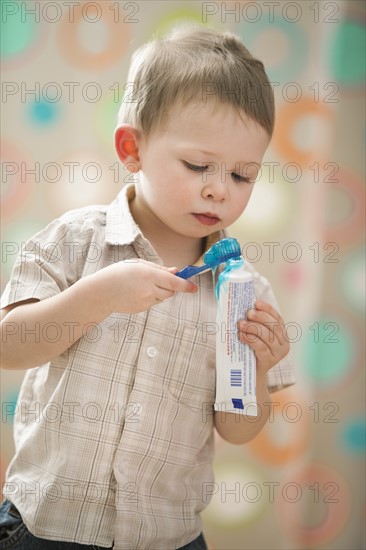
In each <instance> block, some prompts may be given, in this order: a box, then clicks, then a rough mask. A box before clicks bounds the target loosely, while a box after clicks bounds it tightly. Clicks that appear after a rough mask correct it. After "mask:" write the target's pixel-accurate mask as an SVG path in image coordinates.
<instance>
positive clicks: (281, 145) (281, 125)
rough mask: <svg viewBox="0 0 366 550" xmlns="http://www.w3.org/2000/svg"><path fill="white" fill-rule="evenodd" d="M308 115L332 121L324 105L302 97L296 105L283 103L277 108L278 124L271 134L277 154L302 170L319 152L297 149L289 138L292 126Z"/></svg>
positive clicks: (330, 114) (329, 111) (329, 112)
mask: <svg viewBox="0 0 366 550" xmlns="http://www.w3.org/2000/svg"><path fill="white" fill-rule="evenodd" d="M308 115H315V116H317V117H322V118H325V119H326V120H329V121H330V120H331V119H332V112H331V110H330V109H329V108H328V107H327V106H326V105H325V104H324V103H321V102H315V101H314V100H313V99H312V98H311V97H303V98H301V99H300V100H299V101H297V102H296V103H285V104H284V105H283V106H282V107H280V108H279V111H278V114H277V120H278V122H277V124H276V129H275V132H274V134H273V143H274V146H275V147H276V149H277V150H278V152H279V153H280V154H281V155H282V156H283V157H284V158H286V159H288V160H290V161H292V162H297V163H298V164H299V165H300V166H301V167H303V168H305V167H308V166H309V165H310V164H312V163H313V162H314V154H315V153H316V155H319V152H318V151H316V150H314V149H310V150H307V151H302V150H300V149H298V148H297V146H296V143H295V142H294V140H293V139H292V137H291V136H292V129H293V127H294V125H295V124H296V123H297V122H298V121H299V120H300V119H301V118H304V117H306V116H308Z"/></svg>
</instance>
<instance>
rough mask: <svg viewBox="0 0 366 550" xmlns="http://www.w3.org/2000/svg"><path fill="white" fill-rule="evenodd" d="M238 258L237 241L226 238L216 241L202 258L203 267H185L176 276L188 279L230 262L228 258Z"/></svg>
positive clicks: (239, 252)
mask: <svg viewBox="0 0 366 550" xmlns="http://www.w3.org/2000/svg"><path fill="white" fill-rule="evenodd" d="M239 256H241V250H240V245H239V243H238V241H237V240H236V239H233V238H232V237H227V238H225V239H221V241H218V242H217V243H215V244H214V245H212V246H211V248H209V249H208V250H207V252H206V253H205V255H204V256H203V261H204V262H205V265H201V266H195V265H187V266H186V267H184V268H183V269H182V270H181V271H178V273H176V275H177V276H178V277H181V278H182V279H188V277H192V276H193V275H197V274H198V273H203V272H204V271H207V270H208V269H212V268H214V267H217V266H219V265H220V264H222V263H223V262H226V261H227V260H230V258H237V257H239Z"/></svg>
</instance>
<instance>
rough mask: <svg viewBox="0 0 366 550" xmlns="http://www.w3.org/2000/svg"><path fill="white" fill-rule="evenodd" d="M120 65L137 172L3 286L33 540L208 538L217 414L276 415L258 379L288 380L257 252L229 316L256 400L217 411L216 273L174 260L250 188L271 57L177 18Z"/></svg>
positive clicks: (25, 507) (264, 121)
mask: <svg viewBox="0 0 366 550" xmlns="http://www.w3.org/2000/svg"><path fill="white" fill-rule="evenodd" d="M129 82H131V83H132V86H133V91H132V94H130V96H129V97H128V98H126V99H125V101H124V102H123V104H122V107H121V110H120V114H119V124H118V128H117V130H116V133H115V144H116V150H117V154H118V156H119V158H120V160H121V162H122V163H123V164H124V165H125V166H126V167H127V169H128V170H129V171H130V172H132V173H134V174H135V175H136V182H135V184H134V185H129V186H127V187H125V188H124V189H123V190H122V192H121V193H120V195H119V196H118V198H117V199H116V201H114V202H113V203H112V204H111V205H109V206H106V207H105V206H95V207H86V208H82V209H79V210H77V211H73V212H69V213H67V214H65V215H64V216H62V217H61V218H60V219H58V220H56V221H54V222H52V223H51V224H50V225H49V226H48V227H47V228H46V229H45V230H44V231H42V232H40V233H39V234H38V235H36V237H34V239H33V240H31V241H30V242H29V243H28V245H27V247H26V249H25V250H24V252H23V255H22V256H21V257H20V258H19V260H18V262H17V264H16V266H15V268H14V272H13V274H12V279H11V282H10V283H9V285H8V286H7V288H6V290H5V292H4V296H3V302H2V307H3V315H4V318H3V321H2V331H3V341H4V342H5V344H4V345H3V366H4V368H9V369H16V368H20V369H29V370H28V372H27V374H26V376H25V379H24V382H23V385H22V388H21V392H20V395H19V405H20V408H19V411H18V419H16V422H15V441H16V455H15V457H14V459H13V460H12V462H11V464H10V466H9V469H8V472H7V483H6V487H5V491H4V493H5V496H6V497H7V499H8V500H7V501H6V502H5V504H4V505H3V508H4V509H6V510H8V509H9V507H10V506H11V510H10V511H12V513H13V514H18V521H21V519H22V520H23V522H24V524H25V525H24V524H22V525H21V526H20V527H19V528H18V529H23V530H24V532H25V531H26V535H24V536H25V537H26V538H24V541H25V540H27V541H28V544H30V542H29V541H34V540H37V541H38V542H37V543H38V546H37V548H64V547H65V548H86V547H87V546H79V545H89V547H93V548H95V545H98V547H103V548H105V547H112V546H113V545H114V546H113V547H114V548H115V549H117V550H119V549H121V550H122V549H126V550H127V549H128V550H132V549H134V550H144V549H152V550H175V549H177V548H182V547H184V548H185V549H187V550H188V549H190V550H194V549H202V548H206V546H205V542H204V539H203V536H202V534H200V531H201V524H200V518H199V513H200V511H201V510H202V509H203V508H204V507H205V506H206V505H207V502H203V498H202V484H203V483H207V482H210V481H212V479H213V478H212V470H211V463H212V455H213V427H214V426H215V427H216V429H217V430H218V432H219V433H220V434H221V436H222V437H224V438H225V439H226V440H227V441H230V442H232V443H244V442H246V441H248V440H250V439H251V438H253V437H254V436H255V435H256V434H257V433H258V432H259V431H260V429H261V428H262V427H263V425H264V424H265V422H266V420H267V418H268V414H269V402H270V397H269V392H268V389H267V387H268V386H269V387H270V389H272V390H273V389H279V388H281V387H285V386H286V385H289V384H291V383H293V380H292V373H291V368H290V365H289V364H287V365H286V364H285V362H282V365H281V368H280V366H279V365H277V364H278V363H279V361H281V360H282V359H283V358H284V357H285V356H286V355H287V354H288V351H289V345H288V341H287V339H286V337H285V327H284V322H283V320H282V318H281V316H280V314H279V313H278V312H277V309H276V302H275V299H274V297H273V294H272V291H271V288H270V286H269V284H268V283H267V281H266V280H265V279H264V278H262V277H260V276H259V274H258V273H256V272H255V271H254V270H253V269H252V268H250V269H251V270H252V271H253V274H254V280H255V290H256V296H257V298H258V299H259V301H257V302H256V307H255V309H254V310H252V311H251V312H250V313H249V315H248V319H249V320H250V322H249V323H248V322H245V321H241V322H240V323H239V329H240V339H241V340H242V341H243V342H247V343H249V344H250V345H251V346H252V347H253V349H254V351H255V353H256V357H257V399H258V405H259V410H260V411H261V413H260V414H259V416H258V420H257V421H256V422H253V421H250V422H249V421H247V419H246V417H245V415H243V416H240V417H239V420H240V421H239V422H238V416H237V415H234V414H230V413H226V414H225V413H223V414H222V413H214V410H213V404H214V401H215V337H214V336H212V335H211V336H210V335H209V334H208V333H207V332H208V331H207V330H205V329H206V328H207V327H208V326H209V324H211V325H212V322H213V321H215V317H216V302H215V298H214V289H213V282H212V275H211V273H210V272H208V273H205V274H203V275H200V276H199V277H197V278H196V279H195V282H194V283H193V282H191V281H185V280H182V279H180V278H179V277H176V275H175V273H176V272H177V270H178V269H180V268H182V267H184V266H185V265H187V264H193V263H195V262H196V260H197V259H198V258H200V256H201V255H202V253H203V252H204V251H205V250H206V249H207V248H208V247H210V246H211V245H212V243H213V242H215V241H216V240H218V239H220V238H222V237H224V236H225V228H226V227H227V226H229V225H230V224H232V223H233V222H234V221H235V220H236V219H237V218H238V217H239V216H240V215H241V214H242V212H243V211H244V210H245V207H246V205H247V203H248V200H249V198H250V195H251V192H252V190H253V186H254V181H255V178H256V176H257V172H258V170H259V168H260V165H261V162H262V158H263V155H264V152H265V150H266V148H267V146H268V143H269V140H270V137H271V134H272V131H273V124H274V107H273V97H272V92H271V89H270V85H269V82H268V79H267V77H266V74H265V72H264V69H263V65H262V64H261V63H260V62H259V61H257V60H255V59H253V57H252V56H251V55H250V54H249V52H248V51H247V50H246V49H245V47H244V46H243V44H242V43H241V41H240V40H239V39H238V38H236V37H235V36H234V35H232V34H229V33H224V34H222V33H219V32H216V31H214V30H209V29H183V30H177V31H175V32H173V33H172V35H171V36H170V37H168V38H165V39H161V40H155V41H153V42H151V43H149V44H147V45H145V46H144V47H142V48H141V49H140V50H138V51H137V52H136V54H135V56H134V58H133V61H132V66H131V70H130V74H129ZM213 90H214V91H215V92H216V93H215V94H213V93H212V91H213ZM206 92H207V93H206ZM49 243H57V244H58V247H57V248H56V247H55V249H54V250H57V253H53V250H52V247H50V245H49ZM59 250H61V251H62V253H61V254H60V253H59ZM164 266H174V267H164ZM24 327H26V328H27V330H30V329H33V330H34V331H38V333H37V337H36V338H35V337H33V336H31V335H29V333H28V335H27V337H26V338H25V337H24V331H23V328H24ZM22 331H23V332H22ZM22 335H23V337H22ZM253 335H254V336H256V335H257V336H258V335H259V336H258V337H257V338H253ZM40 365H41V366H40ZM275 365H276V367H275V369H272V367H274V366H275ZM269 369H272V371H270V373H268V371H269ZM266 405H267V406H266ZM37 407H38V409H37ZM21 409H23V410H22V411H21ZM35 410H36V412H37V410H38V413H39V414H38V417H37V419H36V421H35V417H34V411H35ZM203 411H204V414H203ZM21 412H23V414H22V415H21V414H20V413H21ZM21 416H22V417H21ZM234 417H236V418H234ZM10 502H11V503H12V505H11V504H10ZM20 516H21V518H20ZM7 525H9V523H8V524H7ZM25 526H26V527H25ZM17 532H18V531H15V533H17ZM14 536H15V535H14ZM27 537H28V538H27ZM32 537H33V538H32ZM8 540H12V537H11V536H10V539H8ZM56 541H59V542H56ZM62 541H64V543H65V544H64V545H63V544H62ZM19 544H21V543H19ZM24 544H27V543H24ZM24 544H23V546H21V545H20V546H13V547H14V548H15V547H16V548H18V547H19V548H25V547H26V546H24ZM91 545H93V546H91ZM0 548H1V544H0Z"/></svg>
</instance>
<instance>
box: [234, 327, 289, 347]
mask: <svg viewBox="0 0 366 550" xmlns="http://www.w3.org/2000/svg"><path fill="white" fill-rule="evenodd" d="M239 335H240V337H243V339H244V341H245V343H247V344H249V345H250V346H252V347H253V349H255V350H258V349H264V347H265V348H269V350H270V352H271V353H272V348H274V347H278V346H279V345H281V342H279V341H278V339H277V336H276V335H275V334H274V332H273V331H271V330H270V329H268V327H266V326H265V325H262V324H260V323H253V322H250V321H240V322H239Z"/></svg>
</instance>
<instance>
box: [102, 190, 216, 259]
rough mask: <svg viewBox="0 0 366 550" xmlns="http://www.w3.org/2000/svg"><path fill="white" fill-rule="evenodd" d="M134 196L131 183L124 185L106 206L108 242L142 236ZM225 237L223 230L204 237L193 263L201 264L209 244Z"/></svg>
mask: <svg viewBox="0 0 366 550" xmlns="http://www.w3.org/2000/svg"><path fill="white" fill-rule="evenodd" d="M134 197H135V186H134V184H133V183H131V184H129V185H126V186H125V187H123V189H122V190H121V191H120V193H119V194H118V195H117V198H116V199H115V200H114V201H113V202H112V203H111V204H110V205H109V206H108V208H107V219H106V232H105V240H106V242H107V243H109V244H114V245H124V244H131V243H133V242H135V241H136V239H137V238H139V237H140V238H141V237H143V235H142V233H141V230H140V228H139V226H138V225H137V223H136V222H135V220H134V219H133V217H132V214H131V211H130V206H129V202H130V201H131V200H132V199H133V198H134ZM224 237H225V232H224V231H215V233H212V234H211V235H208V236H207V237H206V241H205V246H204V251H203V253H202V256H201V257H200V258H199V259H198V260H197V262H196V263H195V264H194V265H202V264H203V263H204V262H203V256H204V254H205V253H206V252H207V250H208V249H209V248H211V246H212V245H213V244H214V243H216V242H217V241H219V240H220V239H223V238H224Z"/></svg>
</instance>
